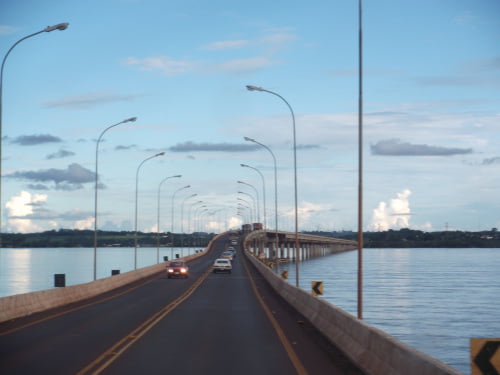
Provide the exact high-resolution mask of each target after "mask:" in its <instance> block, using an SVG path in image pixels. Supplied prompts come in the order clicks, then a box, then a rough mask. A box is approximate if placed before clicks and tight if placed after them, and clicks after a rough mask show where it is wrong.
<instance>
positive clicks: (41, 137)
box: [10, 134, 62, 146]
mask: <svg viewBox="0 0 500 375" xmlns="http://www.w3.org/2000/svg"><path fill="white" fill-rule="evenodd" d="M59 142H62V140H61V138H59V137H56V136H53V135H50V134H35V135H21V136H19V137H17V138H14V139H13V140H11V141H10V143H15V144H18V145H21V146H35V145H40V144H44V143H59Z"/></svg>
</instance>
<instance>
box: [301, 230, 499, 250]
mask: <svg viewBox="0 0 500 375" xmlns="http://www.w3.org/2000/svg"><path fill="white" fill-rule="evenodd" d="M307 233H309V234H316V235H320V236H331V237H339V238H345V239H350V240H354V241H356V240H357V239H358V238H357V233H355V232H350V231H349V232H346V231H342V232H322V231H315V232H307ZM363 247H365V248H439V247H441V248H467V247H469V248H470V247H476V248H480V247H483V248H484V247H486V248H496V247H500V233H499V232H498V230H497V228H492V229H491V230H489V231H478V232H467V231H441V232H423V231H420V230H413V229H408V228H404V229H399V230H392V229H389V230H387V231H379V232H364V233H363Z"/></svg>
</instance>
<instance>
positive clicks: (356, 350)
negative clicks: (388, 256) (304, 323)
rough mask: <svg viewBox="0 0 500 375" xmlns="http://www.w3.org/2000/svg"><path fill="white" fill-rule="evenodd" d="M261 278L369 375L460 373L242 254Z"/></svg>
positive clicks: (439, 374)
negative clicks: (287, 280)
mask: <svg viewBox="0 0 500 375" xmlns="http://www.w3.org/2000/svg"><path fill="white" fill-rule="evenodd" d="M245 254H246V255H247V257H248V258H249V259H250V261H251V262H252V263H253V264H254V265H255V266H256V267H257V269H258V270H259V271H260V273H261V274H262V275H263V277H264V278H265V279H266V280H267V281H268V282H269V283H270V284H271V285H272V287H273V288H274V289H275V290H276V292H277V293H278V294H280V295H281V296H282V297H283V298H284V299H285V300H286V301H287V302H288V303H289V304H290V305H292V306H293V307H294V308H295V309H296V310H297V311H299V312H300V313H301V314H302V315H304V317H305V318H306V319H307V320H308V321H310V322H311V323H312V324H313V325H314V326H315V327H316V328H317V329H318V330H319V331H320V332H322V333H323V334H324V335H325V336H326V337H327V338H328V339H329V340H330V341H331V342H332V343H333V344H334V345H335V346H336V347H337V348H338V349H339V350H341V351H343V352H344V354H345V355H346V356H347V357H348V358H350V359H351V360H352V361H353V363H354V364H356V365H357V366H358V367H359V368H360V369H361V370H363V371H364V372H366V373H367V374H370V375H460V374H462V373H461V372H460V371H458V370H455V369H454V368H452V367H450V366H448V365H446V364H444V363H443V362H441V361H439V360H437V359H435V358H432V357H430V356H428V355H427V354H424V353H422V352H420V351H418V350H417V349H415V348H413V347H411V346H409V345H407V344H405V343H403V342H401V341H399V340H397V339H396V338H395V337H393V336H391V335H389V334H387V333H385V332H383V331H381V330H379V329H377V328H375V327H372V326H370V325H369V324H367V323H365V322H364V321H362V320H359V319H357V318H356V317H354V316H352V315H351V314H349V313H347V312H345V311H344V310H342V309H339V308H338V307H335V306H334V305H332V304H330V303H329V302H327V301H325V300H322V299H320V298H318V297H314V296H312V295H311V294H309V293H307V292H306V291H304V290H302V289H300V288H297V287H295V286H293V285H290V284H288V282H286V281H284V280H282V279H281V278H280V277H278V276H277V275H276V273H275V272H273V271H272V270H270V269H269V267H267V266H266V265H265V264H263V263H262V262H260V261H259V260H258V259H257V258H256V257H254V256H253V255H252V254H250V253H248V252H245Z"/></svg>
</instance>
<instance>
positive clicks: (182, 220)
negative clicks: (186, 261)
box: [181, 194, 198, 258]
mask: <svg viewBox="0 0 500 375" xmlns="http://www.w3.org/2000/svg"><path fill="white" fill-rule="evenodd" d="M197 195H198V194H193V195H190V196H188V197H186V198H184V199H183V200H182V203H181V258H182V257H183V253H184V203H185V202H186V201H187V200H188V199H190V198H194V197H196V196H197Z"/></svg>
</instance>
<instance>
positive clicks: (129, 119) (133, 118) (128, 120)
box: [123, 117, 137, 122]
mask: <svg viewBox="0 0 500 375" xmlns="http://www.w3.org/2000/svg"><path fill="white" fill-rule="evenodd" d="M135 120H137V117H131V118H128V119H126V120H123V122H134V121H135Z"/></svg>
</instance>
